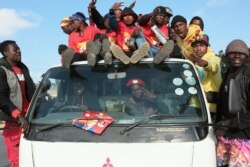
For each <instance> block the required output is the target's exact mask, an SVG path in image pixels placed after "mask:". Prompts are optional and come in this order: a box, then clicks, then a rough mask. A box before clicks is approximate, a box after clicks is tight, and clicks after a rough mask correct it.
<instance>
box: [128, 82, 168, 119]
mask: <svg viewBox="0 0 250 167" xmlns="http://www.w3.org/2000/svg"><path fill="white" fill-rule="evenodd" d="M127 86H128V87H129V88H130V90H131V97H130V98H129V99H128V100H127V101H126V103H125V112H126V113H127V114H129V115H134V116H148V115H151V114H154V113H157V112H161V113H168V107H167V106H166V105H165V103H164V102H162V101H161V100H160V99H159V98H157V96H156V95H154V94H153V93H151V92H150V91H148V90H147V89H145V88H144V87H145V82H144V81H143V80H141V79H139V78H133V79H130V80H129V81H128V82H127Z"/></svg>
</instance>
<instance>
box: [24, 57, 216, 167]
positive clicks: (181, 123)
mask: <svg viewBox="0 0 250 167" xmlns="http://www.w3.org/2000/svg"><path fill="white" fill-rule="evenodd" d="M132 78H139V79H141V80H143V81H144V83H145V86H144V89H146V90H147V91H148V92H150V93H152V94H154V95H155V96H156V97H157V100H158V101H160V102H161V103H162V104H163V107H161V111H160V110H158V109H154V112H152V113H150V114H133V113H132V114H131V113H130V112H128V110H127V109H128V108H129V107H131V106H126V104H127V103H126V102H127V100H128V99H129V98H130V97H131V90H130V89H129V87H128V85H127V83H128V81H129V80H130V79H132ZM79 80H81V81H82V82H81V83H82V84H83V86H84V91H86V92H88V94H87V98H88V101H89V102H90V103H92V104H93V105H92V106H91V107H90V106H88V105H84V103H81V104H80V105H78V104H75V103H72V98H71V97H72V94H74V93H75V91H74V85H75V83H76V82H78V81H79ZM85 97H86V96H85ZM76 100H80V101H81V99H79V98H78V99H75V101H76ZM83 100H84V99H83ZM73 102H74V100H73ZM157 104H158V103H157ZM86 112H87V113H88V114H91V113H95V114H103V115H106V116H108V118H109V120H112V121H111V122H109V124H108V125H107V126H105V128H103V127H102V124H95V125H96V126H99V127H102V129H103V131H102V132H100V133H95V131H94V130H93V128H92V129H88V128H86V124H84V125H83V126H75V125H76V124H74V121H75V120H76V119H77V120H80V121H81V120H83V122H85V123H86V122H89V121H93V120H95V121H97V122H100V120H101V121H103V120H104V121H108V120H106V118H99V117H95V118H90V119H88V118H86V117H83V115H84V114H86ZM27 119H28V120H29V122H30V130H29V132H28V134H26V135H23V136H22V138H21V144H20V166H21V167H44V166H60V167H68V166H75V167H82V166H93V167H98V166H99V167H128V166H144V167H151V166H157V167H163V166H175V167H183V166H185V167H200V166H203V167H206V166H207V167H213V166H216V150H215V147H216V139H215V136H214V134H213V128H212V127H211V126H208V125H209V124H211V123H212V121H211V117H210V113H209V110H208V106H207V101H206V99H205V94H204V92H203V90H202V86H201V83H200V81H199V79H198V74H197V71H196V69H195V67H194V65H193V64H192V63H191V62H190V61H188V60H182V59H167V60H165V61H163V62H162V63H160V64H154V63H153V58H144V59H142V60H141V61H140V62H138V63H136V64H128V65H125V64H123V63H121V62H120V61H117V60H115V61H114V62H113V63H112V65H106V64H104V61H99V63H98V64H97V65H96V66H94V67H92V66H89V65H88V64H87V62H84V61H83V62H76V63H74V64H72V65H71V66H70V68H69V69H67V68H64V67H61V66H56V67H52V68H50V69H48V71H47V72H46V73H45V74H44V75H43V78H42V80H41V82H40V84H39V86H38V89H37V91H36V93H35V95H34V97H33V99H32V102H31V105H30V107H29V109H28V113H27Z"/></svg>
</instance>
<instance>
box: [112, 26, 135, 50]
mask: <svg viewBox="0 0 250 167" xmlns="http://www.w3.org/2000/svg"><path fill="white" fill-rule="evenodd" d="M136 29H137V27H136V26H135V25H132V26H127V25H126V24H125V23H123V22H119V23H118V27H117V29H116V35H117V38H116V39H117V41H116V43H117V45H118V46H120V47H121V48H122V49H123V50H124V51H130V49H129V47H128V46H127V45H126V41H127V40H128V39H130V38H131V35H132V33H133V32H134V31H135V30H136Z"/></svg>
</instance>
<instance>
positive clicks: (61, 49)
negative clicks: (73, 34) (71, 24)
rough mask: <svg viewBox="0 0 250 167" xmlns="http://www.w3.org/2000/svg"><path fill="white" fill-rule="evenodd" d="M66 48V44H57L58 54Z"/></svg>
mask: <svg viewBox="0 0 250 167" xmlns="http://www.w3.org/2000/svg"><path fill="white" fill-rule="evenodd" d="M67 48H68V46H67V45H64V44H61V45H59V46H58V54H59V55H60V54H62V52H64V51H65V50H66V49H67Z"/></svg>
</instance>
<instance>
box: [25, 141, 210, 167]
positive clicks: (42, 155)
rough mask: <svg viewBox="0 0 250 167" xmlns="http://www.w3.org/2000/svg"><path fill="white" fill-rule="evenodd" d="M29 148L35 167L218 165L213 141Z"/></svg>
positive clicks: (33, 144)
mask: <svg viewBox="0 0 250 167" xmlns="http://www.w3.org/2000/svg"><path fill="white" fill-rule="evenodd" d="M26 142H29V141H26ZM27 144H28V143H27ZM211 144H212V145H211ZM29 145H30V146H31V147H30V148H31V152H32V158H28V159H29V161H30V159H32V161H33V162H30V163H28V164H32V163H33V167H45V166H60V167H69V166H74V167H83V166H88V167H142V166H143V167H152V166H157V167H163V166H164V167H166V166H174V167H183V166H185V167H194V166H195V167H196V166H197V167H198V166H200V165H201V164H202V165H203V166H204V165H205V164H206V165H207V166H209V167H211V166H215V164H214V162H215V150H214V148H215V144H214V143H213V142H210V143H208V142H182V143H80V142H78V143H71V142H68V143H67V142H29ZM204 146H205V147H204ZM23 154H24V153H23ZM195 156H196V157H195ZM21 157H22V156H21ZM197 158H198V159H197ZM197 160H198V161H199V162H200V163H199V162H198V161H197ZM22 162H23V163H22V164H23V165H22V164H21V166H25V161H24V160H22ZM26 167H27V166H26Z"/></svg>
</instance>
